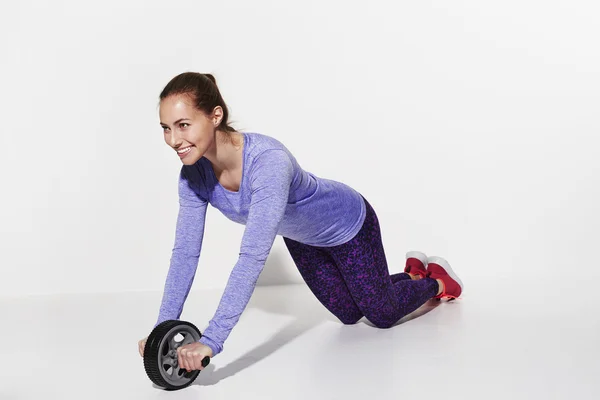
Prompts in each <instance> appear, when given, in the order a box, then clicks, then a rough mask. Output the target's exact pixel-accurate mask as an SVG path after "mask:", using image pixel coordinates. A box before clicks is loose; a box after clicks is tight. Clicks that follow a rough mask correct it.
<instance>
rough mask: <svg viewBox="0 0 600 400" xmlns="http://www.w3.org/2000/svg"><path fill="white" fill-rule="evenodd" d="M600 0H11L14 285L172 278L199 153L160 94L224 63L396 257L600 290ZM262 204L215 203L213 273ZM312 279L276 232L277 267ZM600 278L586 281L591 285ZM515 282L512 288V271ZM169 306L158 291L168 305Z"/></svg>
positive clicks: (131, 283) (251, 127)
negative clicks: (177, 133)
mask: <svg viewBox="0 0 600 400" xmlns="http://www.w3.org/2000/svg"><path fill="white" fill-rule="evenodd" d="M599 11H600V6H599V5H598V3H597V2H594V1H543V2H542V1H533V0H519V1H516V0H515V1H513V0H508V1H502V2H481V1H475V0H471V1H454V2H447V1H426V2H423V1H421V2H390V1H381V0H376V1H369V2H362V1H360V2H359V1H356V2H350V1H336V2H332V1H306V0H303V1H298V2H282V1H251V2H247V1H241V0H238V1H214V2H198V1H170V2H165V1H142V0H139V1H114V0H107V1H103V2H93V3H92V2H81V1H73V0H69V1H53V2H42V1H19V2H14V3H8V2H3V3H2V5H1V6H0V14H2V16H3V18H2V24H0V46H1V47H0V65H1V74H0V87H1V88H2V95H1V96H0V113H1V121H2V133H1V136H0V140H1V142H0V174H1V180H0V183H1V185H2V186H1V194H2V195H1V197H0V201H1V205H2V207H0V226H1V228H0V235H1V236H0V243H1V246H2V247H1V251H0V268H1V269H0V271H1V272H0V274H1V276H0V295H1V296H21V295H36V294H52V293H96V292H105V293H106V292H109V293H110V292H122V291H156V290H162V286H163V284H164V279H165V276H166V273H167V269H168V264H169V258H170V255H171V249H172V246H173V240H174V231H175V221H176V215H177V211H178V200H177V176H178V173H179V170H180V167H181V161H180V160H179V159H178V157H177V155H176V154H175V153H174V152H173V151H172V150H171V149H169V148H168V146H167V145H166V144H165V143H164V142H163V137H162V130H161V128H160V126H159V122H158V95H159V93H160V91H161V90H162V88H163V87H164V85H165V84H166V83H167V82H168V81H169V80H170V79H171V78H172V77H173V76H175V75H177V74H179V73H181V72H184V71H198V72H205V73H212V74H214V75H215V77H216V79H217V83H218V84H219V86H220V89H221V91H222V94H223V96H224V98H225V100H226V102H227V104H228V106H229V107H230V111H231V118H232V121H233V125H234V127H236V128H237V129H239V130H246V131H254V132H260V133H263V134H266V135H271V136H273V137H276V138H277V139H279V140H280V141H282V142H283V143H284V144H285V145H286V146H288V148H289V149H290V150H291V151H292V152H293V153H294V154H295V155H296V157H297V159H298V160H299V162H300V164H301V165H302V166H303V167H304V168H305V169H306V170H308V171H310V172H312V173H314V174H316V175H317V176H321V177H325V178H329V179H336V180H339V181H342V182H344V183H347V184H349V185H350V186H352V187H354V188H355V189H357V190H359V191H360V192H361V193H363V194H364V195H365V196H366V197H367V199H368V200H369V201H370V202H371V204H373V206H374V207H375V209H376V211H377V213H378V215H379V218H380V221H381V225H382V231H383V240H384V245H385V246H386V250H387V256H388V261H389V264H390V270H391V271H392V272H398V271H401V270H402V268H403V264H404V254H405V252H406V251H409V250H421V251H425V252H427V253H428V254H430V255H440V256H444V257H446V258H447V259H448V260H449V261H450V262H451V263H452V265H453V266H454V267H455V269H456V272H457V273H458V274H459V275H460V276H461V278H463V280H464V281H465V285H466V291H465V294H467V293H468V285H469V282H470V281H475V280H477V281H478V282H483V283H484V284H485V282H486V281H487V280H489V281H491V280H496V279H504V280H506V282H511V284H519V283H521V284H523V285H529V286H530V288H531V296H532V297H533V296H538V295H543V294H544V293H556V292H557V291H560V290H561V288H557V287H550V288H549V287H545V286H544V280H545V279H546V278H547V277H554V278H555V277H556V276H560V275H562V276H564V278H565V279H564V285H566V286H569V287H570V288H576V287H579V288H580V289H579V290H585V291H589V290H592V288H594V286H595V285H594V283H593V282H594V278H598V277H599V276H600V273H599V272H598V268H597V266H596V265H595V264H594V262H595V258H596V257H595V254H594V251H595V249H596V245H597V242H598V236H599V235H598V230H599V228H600V217H599V215H600V213H599V211H598V204H600V192H599V186H600V185H599V183H600V182H599V181H600V175H599V172H600V158H599V157H597V154H598V131H599V127H600V122H599V119H598V110H599V106H600V95H599V93H600V78H599V76H600V74H599V72H598V71H600V55H599V50H598V38H599V37H600V24H598V14H599ZM242 233H243V226H241V225H236V224H235V223H233V222H231V221H229V220H227V219H226V218H225V217H223V216H222V215H220V214H219V213H218V211H217V210H215V209H213V208H209V212H208V222H207V230H206V235H205V242H204V247H203V249H202V253H201V257H200V265H199V269H198V275H197V277H196V280H195V283H194V288H195V289H199V288H206V289H217V288H222V287H223V286H224V285H225V283H226V280H227V278H228V276H229V272H230V270H231V268H232V267H233V265H234V264H235V262H236V261H237V254H238V250H239V245H240V239H241V236H242ZM285 282H300V278H299V274H298V273H297V272H296V270H295V267H294V265H293V263H292V260H291V258H290V257H289V255H288V254H287V251H286V249H285V246H284V245H283V241H282V240H281V238H280V237H278V238H277V240H276V242H275V245H274V248H273V251H272V253H271V256H270V257H269V260H268V262H267V266H266V269H265V272H264V274H263V275H262V276H261V280H260V283H261V284H273V283H285ZM586 285H589V286H588V287H586ZM496 294H498V295H506V294H510V288H509V287H506V292H504V293H496ZM149 308H152V309H153V310H156V312H158V303H154V305H151V304H150V305H149Z"/></svg>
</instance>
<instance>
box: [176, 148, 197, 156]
mask: <svg viewBox="0 0 600 400" xmlns="http://www.w3.org/2000/svg"><path fill="white" fill-rule="evenodd" d="M192 147H193V146H190V147H186V148H184V149H180V150H177V154H179V158H185V156H187V155H188V154H189V153H190V151H191V150H192Z"/></svg>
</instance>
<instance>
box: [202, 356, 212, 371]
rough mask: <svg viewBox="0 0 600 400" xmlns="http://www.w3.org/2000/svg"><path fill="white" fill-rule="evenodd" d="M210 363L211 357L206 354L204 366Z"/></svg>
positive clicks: (203, 361) (203, 360)
mask: <svg viewBox="0 0 600 400" xmlns="http://www.w3.org/2000/svg"><path fill="white" fill-rule="evenodd" d="M208 364H210V357H209V356H206V357H204V358H203V359H202V367H203V368H204V367H206V366H207V365H208Z"/></svg>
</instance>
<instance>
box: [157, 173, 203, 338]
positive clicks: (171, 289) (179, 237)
mask: <svg viewBox="0 0 600 400" xmlns="http://www.w3.org/2000/svg"><path fill="white" fill-rule="evenodd" d="M178 191H179V214H178V217H177V225H176V229H175V245H174V247H173V251H172V255H171V264H170V267H169V271H168V274H167V278H166V281H165V286H164V293H163V298H162V303H161V306H160V311H159V316H158V321H157V322H156V324H155V327H156V325H158V324H160V323H161V322H163V321H165V320H168V319H179V317H180V316H181V312H182V311H183V305H184V303H185V300H186V299H187V296H188V294H189V292H190V288H191V286H192V283H193V281H194V276H195V274H196V269H197V267H198V259H199V257H200V250H201V249H202V240H203V237H204V225H205V218H206V209H207V206H208V201H206V200H204V199H202V198H200V197H199V196H198V195H197V194H196V193H195V192H194V191H193V190H192V188H191V187H190V184H189V181H188V178H187V177H186V175H185V166H184V167H182V169H181V173H180V175H179V189H178Z"/></svg>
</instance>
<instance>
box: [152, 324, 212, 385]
mask: <svg viewBox="0 0 600 400" xmlns="http://www.w3.org/2000/svg"><path fill="white" fill-rule="evenodd" d="M201 337H202V334H201V333H200V331H199V330H198V328H196V327H195V326H194V324H191V323H189V322H186V321H176V320H168V321H165V322H163V323H161V324H159V325H157V326H156V327H155V328H154V329H153V330H152V332H151V333H150V335H149V336H148V339H147V340H146V347H144V368H145V370H146V374H147V375H148V378H150V380H151V381H152V382H154V383H155V384H156V385H157V386H160V387H162V388H165V389H166V390H178V389H183V388H185V387H187V386H189V385H191V384H192V382H194V380H195V379H196V378H197V377H198V374H200V371H198V370H196V371H190V372H187V371H186V369H185V368H181V369H180V368H179V363H178V362H177V348H178V347H181V346H185V345H186V344H190V343H194V342H197V341H199V340H200V338H201ZM209 363H210V358H209V357H204V359H203V360H202V366H204V367H206V366H207V365H208V364H209Z"/></svg>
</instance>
